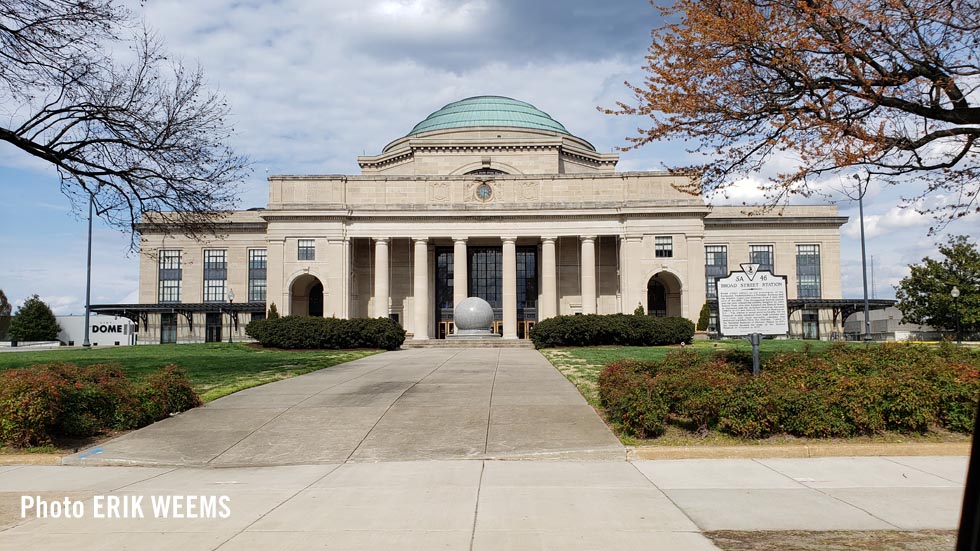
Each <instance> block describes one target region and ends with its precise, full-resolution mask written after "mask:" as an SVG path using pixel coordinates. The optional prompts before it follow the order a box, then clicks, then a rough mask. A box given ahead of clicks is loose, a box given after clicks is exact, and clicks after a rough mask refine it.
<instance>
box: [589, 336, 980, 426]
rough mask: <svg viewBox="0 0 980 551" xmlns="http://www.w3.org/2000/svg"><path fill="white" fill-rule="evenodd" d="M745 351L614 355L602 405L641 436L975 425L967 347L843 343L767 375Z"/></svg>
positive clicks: (770, 362)
mask: <svg viewBox="0 0 980 551" xmlns="http://www.w3.org/2000/svg"><path fill="white" fill-rule="evenodd" d="M745 356H746V354H744V353H733V352H719V353H715V354H713V355H707V356H705V355H701V354H699V353H698V352H696V351H693V350H689V351H677V352H672V353H670V354H668V355H667V357H665V358H664V359H663V360H660V361H652V362H641V361H636V360H620V361H617V362H613V363H611V364H609V365H607V366H606V368H605V369H603V371H602V373H601V374H600V375H599V399H600V404H601V405H602V406H603V407H604V408H605V410H606V412H607V414H608V415H609V418H610V419H611V420H612V421H614V422H615V423H617V424H618V425H619V426H620V428H621V429H622V430H623V431H624V432H626V433H627V434H630V435H634V436H639V437H649V436H656V435H657V434H659V433H660V432H662V431H663V427H665V426H666V425H667V424H673V425H676V426H680V427H682V428H685V429H688V430H691V431H697V432H702V433H703V432H704V431H708V430H719V431H722V432H725V433H728V434H732V435H735V436H740V437H745V438H765V437H768V436H771V435H774V434H790V435H794V436H801V437H848V436H856V435H870V434H875V433H880V432H882V431H886V430H887V431H897V432H904V433H925V432H927V431H929V430H930V429H931V428H933V427H943V428H945V429H948V430H951V431H957V432H970V431H972V430H973V422H974V416H975V415H976V411H977V399H978V395H980V371H978V370H980V356H978V355H976V354H972V353H970V352H969V351H966V350H964V349H960V348H956V347H952V346H941V347H928V346H921V345H906V344H898V345H873V346H865V347H854V346H847V345H840V346H835V347H831V348H830V349H829V350H828V351H827V352H825V353H823V354H820V355H811V354H809V353H807V352H792V353H781V354H773V355H771V356H769V357H768V358H767V359H766V360H765V361H764V362H763V365H762V372H761V374H760V375H759V376H758V377H752V376H751V368H750V367H749V366H750V364H749V362H748V361H746V360H747V358H746V357H745ZM663 404H666V407H664V406H663ZM637 412H644V413H645V414H647V415H645V416H641V415H638V414H637ZM649 412H658V413H657V414H656V415H659V417H656V415H653V414H650V413H649ZM655 417H656V418H655Z"/></svg>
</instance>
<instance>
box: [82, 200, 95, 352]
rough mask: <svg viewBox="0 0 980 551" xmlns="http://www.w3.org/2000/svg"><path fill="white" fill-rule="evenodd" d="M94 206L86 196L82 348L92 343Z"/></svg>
mask: <svg viewBox="0 0 980 551" xmlns="http://www.w3.org/2000/svg"><path fill="white" fill-rule="evenodd" d="M94 206H95V195H94V194H93V193H92V192H89V194H88V258H87V259H86V261H85V338H84V339H83V340H82V347H83V348H89V347H91V346H92V343H91V342H90V341H89V338H88V331H89V315H90V313H91V311H92V209H93V207H94Z"/></svg>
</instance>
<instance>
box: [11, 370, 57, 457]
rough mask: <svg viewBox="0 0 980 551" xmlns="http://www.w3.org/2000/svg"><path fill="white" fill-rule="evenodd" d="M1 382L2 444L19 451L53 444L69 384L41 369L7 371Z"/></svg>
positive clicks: (51, 372) (53, 373) (50, 372)
mask: <svg viewBox="0 0 980 551" xmlns="http://www.w3.org/2000/svg"><path fill="white" fill-rule="evenodd" d="M0 382H2V384H0V441H2V442H3V443H4V444H8V445H11V446H17V447H24V446H43V445H46V444H50V443H51V429H52V428H53V427H54V426H55V424H57V422H58V419H59V417H60V415H61V408H62V400H63V397H64V393H65V392H67V390H68V388H67V386H68V382H67V381H65V379H63V378H62V377H60V376H59V375H58V374H57V373H55V372H53V371H49V370H37V369H11V370H9V371H5V372H4V373H3V375H2V379H0Z"/></svg>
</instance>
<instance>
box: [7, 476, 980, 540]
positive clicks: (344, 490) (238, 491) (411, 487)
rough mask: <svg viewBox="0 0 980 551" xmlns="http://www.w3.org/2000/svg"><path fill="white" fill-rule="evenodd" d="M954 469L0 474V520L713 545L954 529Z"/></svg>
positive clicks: (175, 531)
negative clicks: (112, 501) (112, 506)
mask: <svg viewBox="0 0 980 551" xmlns="http://www.w3.org/2000/svg"><path fill="white" fill-rule="evenodd" d="M966 463H967V460H966V458H965V457H891V458H875V457H863V458H827V459H766V460H750V459H737V460H703V459H702V460H679V461H633V462H627V461H597V462H585V461H479V460H478V461H461V460H454V461H407V462H383V463H346V464H343V465H303V466H282V467H260V468H255V467H249V468H227V469H214V468H203V469H202V468H187V467H184V468H174V469H169V468H153V467H43V466H23V467H0V513H2V512H3V511H4V509H6V513H7V514H6V515H3V514H0V530H2V531H0V548H3V549H45V550H50V551H58V550H62V549H64V550H71V551H86V550H89V549H92V550H95V549H123V548H125V549H130V548H132V549H141V550H148V551H153V550H167V551H169V550H172V549H180V550H181V551H204V550H208V551H210V550H214V549H218V550H221V551H246V550H263V551H264V550H269V549H275V550H281V551H284V550H295V551H307V550H316V549H349V550H354V549H357V550H362V549H364V550H369V549H379V550H382V549H383V550H389V549H399V550H412V549H417V550H426V551H428V550H432V549H451V550H469V549H476V550H500V549H513V550H518V549H521V550H523V549H554V550H559V549H560V550H562V551H567V550H576V549H666V550H671V551H675V550H678V551H684V550H692V551H708V550H712V549H715V547H714V546H713V545H712V544H711V542H710V541H709V540H708V539H707V538H706V537H705V536H704V535H702V533H701V532H702V531H706V530H898V529H901V530H905V529H922V528H936V529H953V528H955V527H956V525H957V522H958V518H959V507H960V500H961V499H962V486H963V481H964V479H965V472H966ZM25 494H26V495H36V496H40V497H41V498H42V499H49V500H51V499H62V498H63V497H65V496H71V497H72V499H77V500H86V499H87V501H85V502H84V503H86V504H87V509H86V511H88V512H87V516H86V517H85V518H82V519H51V518H48V519H31V518H28V519H26V520H22V519H18V518H15V517H17V516H19V512H20V511H19V509H16V507H17V506H18V505H17V503H15V501H16V500H18V499H19V498H20V496H21V495H25ZM100 494H110V495H117V496H124V495H128V496H144V498H145V499H146V500H147V501H149V500H150V499H151V498H150V496H173V495H204V496H221V495H226V496H228V498H229V509H230V511H231V516H230V517H228V518H226V519H194V520H192V519H175V518H170V519H154V518H145V519H142V520H140V519H130V520H126V519H94V518H91V516H92V511H93V510H94V509H93V507H94V505H93V501H92V496H94V495H100ZM5 505H6V507H4V506H5ZM144 509H145V510H146V514H147V516H148V517H149V516H152V514H151V511H150V509H149V506H148V505H146V506H145V507H144ZM5 520H6V529H5V530H4V529H3V527H4V526H5V524H4V521H5Z"/></svg>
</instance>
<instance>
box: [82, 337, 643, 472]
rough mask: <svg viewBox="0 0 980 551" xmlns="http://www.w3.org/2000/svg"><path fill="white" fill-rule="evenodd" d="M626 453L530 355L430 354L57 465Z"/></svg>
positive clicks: (358, 370)
mask: <svg viewBox="0 0 980 551" xmlns="http://www.w3.org/2000/svg"><path fill="white" fill-rule="evenodd" d="M625 457H626V451H625V449H624V448H623V446H622V445H620V443H619V441H618V439H616V437H615V436H614V435H613V434H612V433H611V432H610V431H609V429H608V428H607V427H606V426H605V424H604V423H603V422H602V420H601V419H599V416H598V415H597V414H596V413H595V411H594V410H593V409H592V408H591V407H590V406H589V405H588V404H587V403H586V402H585V400H584V399H583V398H582V396H581V395H580V394H579V392H578V390H576V389H575V387H574V386H573V385H572V384H571V383H569V382H568V381H567V380H566V379H565V377H563V376H562V375H561V374H560V373H559V372H558V371H557V370H556V369H555V368H554V367H552V366H551V364H550V363H548V361H547V360H545V359H544V357H542V356H541V354H539V353H538V352H537V351H534V350H521V349H426V350H401V351H396V352H387V353H384V354H378V355H375V356H369V357H367V358H363V359H360V360H356V361H353V362H350V363H346V364H342V365H338V366H335V367H331V368H328V369H324V370H321V371H317V372H314V373H310V374H307V375H302V376H299V377H295V378H292V379H287V380H284V381H280V382H276V383H272V384H267V385H263V386H259V387H255V388H251V389H248V390H244V391H242V392H238V393H236V394H233V395H231V396H227V397H225V398H222V399H220V400H215V401H214V402H211V403H209V404H208V405H207V406H205V407H202V408H197V409H194V410H191V411H188V412H185V413H182V414H180V415H178V416H175V417H173V418H170V419H166V420H164V421H161V422H159V423H156V424H154V425H151V426H149V427H146V428H143V429H141V430H138V431H134V432H132V433H129V434H127V435H125V436H122V437H120V438H117V439H115V440H112V441H109V442H107V443H104V444H102V445H100V446H98V447H96V448H93V449H90V450H85V451H82V452H81V453H78V454H75V455H72V456H69V457H67V458H65V459H64V461H63V462H64V463H65V464H82V465H89V464H91V465H98V464H101V465H175V466H180V465H184V466H206V465H207V466H225V467H227V466H269V465H300V464H304V465H313V464H329V463H345V462H359V461H405V460H416V459H439V460H444V459H493V458H502V459H528V458H535V459H619V460H623V459H625Z"/></svg>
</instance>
